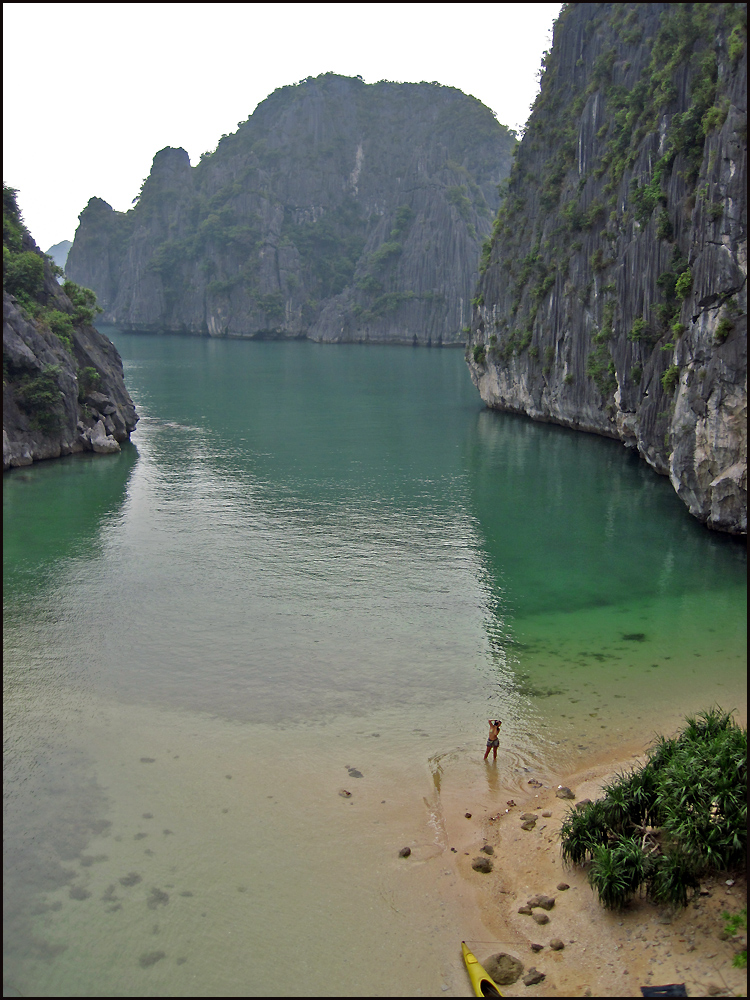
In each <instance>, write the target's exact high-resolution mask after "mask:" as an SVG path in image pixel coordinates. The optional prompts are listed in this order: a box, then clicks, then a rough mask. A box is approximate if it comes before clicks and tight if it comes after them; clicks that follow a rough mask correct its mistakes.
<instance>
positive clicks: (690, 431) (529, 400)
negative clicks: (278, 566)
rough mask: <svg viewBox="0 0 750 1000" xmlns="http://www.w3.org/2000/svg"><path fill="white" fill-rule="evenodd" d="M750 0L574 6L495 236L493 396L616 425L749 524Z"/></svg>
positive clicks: (713, 504) (596, 424)
mask: <svg viewBox="0 0 750 1000" xmlns="http://www.w3.org/2000/svg"><path fill="white" fill-rule="evenodd" d="M746 88H747V47H746V5H745V4H731V3H729V4H693V3H685V4H667V3H644V4H608V3H588V4H580V3H574V4H567V5H566V6H565V8H564V9H563V12H562V14H561V15H560V18H559V20H558V21H557V23H556V26H555V32H554V44H553V46H552V49H551V51H550V52H549V53H548V54H547V55H546V56H545V60H544V69H543V76H542V85H541V92H540V94H539V96H538V98H537V101H536V103H535V105H534V108H533V110H532V114H531V117H530V119H529V123H528V127H527V129H526V132H525V135H524V138H523V141H522V142H521V144H520V145H519V146H518V148H517V152H516V157H515V162H514V165H513V169H512V171H511V176H510V179H509V182H508V185H507V195H506V197H505V199H504V202H503V205H502V206H501V209H500V211H499V213H498V216H497V219H496V221H495V225H494V227H493V231H492V235H491V237H490V238H489V239H488V240H487V241H486V242H485V244H484V247H483V251H482V261H481V264H480V271H481V277H480V281H479V287H478V294H477V296H476V298H475V300H474V302H475V309H474V316H473V321H472V328H471V336H470V340H469V346H468V351H467V361H468V364H469V367H470V370H471V374H472V378H473V380H474V382H475V384H476V385H477V386H478V388H479V391H480V393H481V395H482V398H483V399H484V400H485V402H486V403H487V404H488V405H489V406H491V407H495V408H497V409H505V410H512V411H515V412H520V413H526V414H528V415H529V416H530V417H532V418H534V419H537V420H547V421H554V422H557V423H561V424H564V425H566V426H569V427H574V428H579V429H581V430H587V431H593V432H595V433H598V434H604V435H607V436H610V437H613V438H619V439H620V440H621V441H622V442H623V443H624V444H625V445H627V446H628V447H634V448H637V449H638V452H639V453H640V454H641V456H642V457H643V458H644V459H645V460H646V461H647V462H649V464H650V465H651V466H653V468H654V469H656V470H657V471H658V472H660V473H663V474H665V475H669V476H670V479H671V481H672V484H673V485H674V488H675V490H676V491H677V493H678V494H679V496H680V497H681V498H682V499H683V500H684V502H685V503H686V504H687V506H688V508H689V509H690V511H691V513H692V514H694V515H695V516H696V517H698V518H699V519H700V520H701V521H703V522H705V523H707V524H708V525H709V526H710V527H712V528H717V529H720V530H723V531H727V532H732V533H738V534H740V533H745V532H746V531H747V429H746V418H747V345H746V333H747V287H746V280H747V193H746V185H747V103H746Z"/></svg>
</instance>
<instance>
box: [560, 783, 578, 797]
mask: <svg viewBox="0 0 750 1000" xmlns="http://www.w3.org/2000/svg"><path fill="white" fill-rule="evenodd" d="M555 795H556V796H557V797H558V799H574V798H575V795H574V794H573V793H572V792H571V790H570V789H569V788H568V786H567V785H558V786H557V789H556V791H555Z"/></svg>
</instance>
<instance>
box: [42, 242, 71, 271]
mask: <svg viewBox="0 0 750 1000" xmlns="http://www.w3.org/2000/svg"><path fill="white" fill-rule="evenodd" d="M72 246H73V242H72V240H63V241H62V243H55V245H54V246H53V247H50V248H49V250H47V256H48V257H51V258H52V260H54V262H55V263H56V264H57V266H58V267H62V268H64V267H65V261H66V260H67V259H68V251H69V250H70V248H71V247H72Z"/></svg>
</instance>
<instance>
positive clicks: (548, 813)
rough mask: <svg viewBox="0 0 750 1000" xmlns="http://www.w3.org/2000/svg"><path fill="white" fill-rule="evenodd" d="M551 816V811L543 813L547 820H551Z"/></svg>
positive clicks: (546, 810) (547, 810)
mask: <svg viewBox="0 0 750 1000" xmlns="http://www.w3.org/2000/svg"><path fill="white" fill-rule="evenodd" d="M551 815H552V812H551V811H550V810H549V809H545V810H544V812H543V813H542V816H544V818H545V819H549V818H550V816H551Z"/></svg>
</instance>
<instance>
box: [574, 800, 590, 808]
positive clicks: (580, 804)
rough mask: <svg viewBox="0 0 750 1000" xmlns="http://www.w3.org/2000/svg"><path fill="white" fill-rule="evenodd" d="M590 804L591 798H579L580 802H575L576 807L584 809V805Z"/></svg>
mask: <svg viewBox="0 0 750 1000" xmlns="http://www.w3.org/2000/svg"><path fill="white" fill-rule="evenodd" d="M590 805H591V799H581V801H580V802H576V805H575V807H576V809H585V808H586V806H590Z"/></svg>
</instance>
